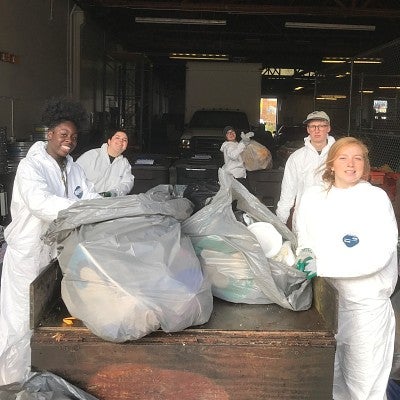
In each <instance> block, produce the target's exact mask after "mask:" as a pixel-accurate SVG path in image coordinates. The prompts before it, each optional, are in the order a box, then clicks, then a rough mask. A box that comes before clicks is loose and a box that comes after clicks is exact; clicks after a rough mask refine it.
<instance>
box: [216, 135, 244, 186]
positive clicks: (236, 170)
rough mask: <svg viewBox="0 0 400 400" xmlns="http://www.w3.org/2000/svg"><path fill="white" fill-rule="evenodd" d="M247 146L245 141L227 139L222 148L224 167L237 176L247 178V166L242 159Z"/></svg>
mask: <svg viewBox="0 0 400 400" xmlns="http://www.w3.org/2000/svg"><path fill="white" fill-rule="evenodd" d="M245 148H246V145H245V144H244V143H243V142H239V143H238V142H233V141H232V142H231V141H225V142H224V143H222V146H221V148H220V150H221V151H222V152H223V153H224V165H223V167H222V168H223V169H224V170H225V171H226V172H228V173H230V174H232V175H233V176H234V177H235V178H236V179H237V178H246V168H245V167H244V164H243V160H242V156H241V154H242V152H243V150H244V149H245Z"/></svg>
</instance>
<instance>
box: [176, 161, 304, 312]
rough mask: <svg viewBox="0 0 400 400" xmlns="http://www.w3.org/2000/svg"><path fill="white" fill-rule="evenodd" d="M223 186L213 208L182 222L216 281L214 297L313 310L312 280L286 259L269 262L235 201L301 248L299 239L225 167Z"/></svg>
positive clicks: (209, 273) (213, 284)
mask: <svg viewBox="0 0 400 400" xmlns="http://www.w3.org/2000/svg"><path fill="white" fill-rule="evenodd" d="M218 174H219V183H220V185H221V188H220V190H219V192H218V193H217V194H216V195H215V196H214V198H213V200H212V201H211V203H210V204H208V205H206V206H205V207H204V208H202V209H201V210H199V211H198V212H197V213H195V214H193V215H192V216H191V217H190V218H188V219H186V220H185V221H183V223H182V231H183V232H184V233H185V234H187V235H189V236H190V238H191V240H192V243H193V246H194V248H195V250H196V254H197V255H198V256H199V258H200V261H201V264H202V267H203V270H204V271H205V273H206V276H207V278H208V279H209V280H210V281H211V285H212V291H213V294H214V295H215V296H217V297H219V298H222V299H224V300H227V301H231V302H236V303H248V304H254V303H257V304H260V303H261V304H271V303H276V304H279V305H280V306H282V307H284V308H288V309H291V310H295V311H300V310H307V309H308V308H310V306H311V303H312V286H311V281H308V280H307V279H306V278H305V275H304V273H302V272H301V271H298V270H297V269H296V268H295V267H294V265H288V264H287V263H285V262H283V261H279V260H282V259H283V258H278V257H277V259H271V258H268V259H267V258H266V256H265V254H264V252H263V251H262V249H261V246H260V244H259V243H258V241H257V239H256V237H255V236H254V235H253V234H252V233H251V232H250V231H249V229H248V228H247V227H246V225H244V224H243V223H241V222H239V221H237V219H236V218H235V214H234V212H233V210H232V201H233V200H237V205H236V207H237V208H238V209H240V210H242V211H244V212H245V213H246V214H247V215H248V216H250V217H251V218H252V219H253V220H254V221H264V222H269V223H271V224H272V225H273V226H274V227H275V228H276V229H277V230H278V232H279V233H280V234H281V235H282V238H283V245H282V246H283V247H284V248H283V250H287V246H288V243H287V242H290V244H291V247H292V248H293V249H296V247H297V241H296V237H295V235H294V234H293V233H292V232H291V231H290V230H289V229H288V228H287V227H286V225H284V224H283V223H282V222H281V221H280V220H279V219H278V217H277V216H276V215H275V214H274V213H272V212H271V211H270V210H269V209H268V207H267V206H265V205H264V204H262V203H261V202H260V201H259V200H258V199H257V198H256V197H255V196H253V195H252V194H251V193H249V191H248V190H247V189H246V188H245V187H244V186H243V185H241V184H240V183H239V182H238V181H237V180H236V179H234V178H233V177H231V176H230V175H228V174H226V173H225V172H224V171H223V169H219V171H218Z"/></svg>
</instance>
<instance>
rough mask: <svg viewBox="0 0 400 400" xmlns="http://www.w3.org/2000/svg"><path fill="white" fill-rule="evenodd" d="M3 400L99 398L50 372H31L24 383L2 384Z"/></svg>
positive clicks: (87, 399) (95, 399)
mask: <svg viewBox="0 0 400 400" xmlns="http://www.w3.org/2000/svg"><path fill="white" fill-rule="evenodd" d="M0 399H1V400H97V397H94V396H92V395H91V394H89V393H85V392H84V391H83V390H81V389H79V388H77V387H76V386H74V385H72V384H71V383H68V382H67V381H66V380H64V379H62V378H60V377H59V376H57V375H54V374H52V373H50V372H35V373H31V374H30V376H29V378H28V379H27V380H26V381H25V382H22V383H11V384H9V385H5V386H0Z"/></svg>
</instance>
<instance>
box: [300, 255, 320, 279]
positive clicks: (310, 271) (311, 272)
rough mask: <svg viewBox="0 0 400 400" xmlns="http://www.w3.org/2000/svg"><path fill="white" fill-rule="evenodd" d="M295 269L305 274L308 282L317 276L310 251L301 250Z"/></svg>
mask: <svg viewBox="0 0 400 400" xmlns="http://www.w3.org/2000/svg"><path fill="white" fill-rule="evenodd" d="M296 268H297V269H298V270H299V271H302V272H304V273H305V274H306V278H307V279H308V280H310V279H312V278H314V277H316V276H317V263H316V261H315V255H314V253H313V251H312V250H311V249H302V250H301V251H300V253H299V255H298V257H297V259H296Z"/></svg>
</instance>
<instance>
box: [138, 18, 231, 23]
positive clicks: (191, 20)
mask: <svg viewBox="0 0 400 400" xmlns="http://www.w3.org/2000/svg"><path fill="white" fill-rule="evenodd" d="M135 22H138V23H143V24H175V25H181V24H183V25H226V20H225V19H194V18H154V17H135Z"/></svg>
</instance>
